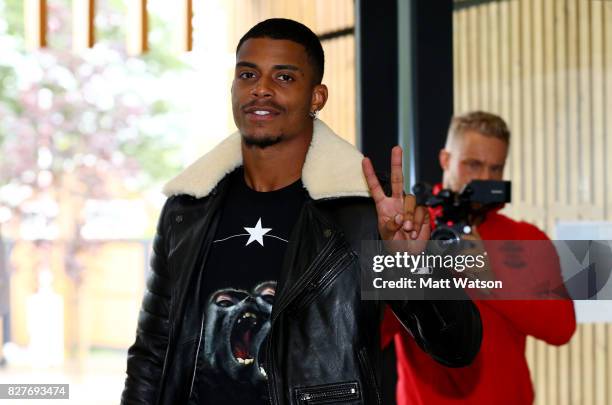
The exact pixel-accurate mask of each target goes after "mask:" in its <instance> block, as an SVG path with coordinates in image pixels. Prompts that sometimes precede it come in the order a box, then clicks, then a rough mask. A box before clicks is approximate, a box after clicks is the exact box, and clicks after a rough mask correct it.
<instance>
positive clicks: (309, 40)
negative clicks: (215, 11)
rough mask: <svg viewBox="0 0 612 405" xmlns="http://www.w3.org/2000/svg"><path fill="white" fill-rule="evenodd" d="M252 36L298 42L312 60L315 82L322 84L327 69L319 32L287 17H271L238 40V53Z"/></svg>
mask: <svg viewBox="0 0 612 405" xmlns="http://www.w3.org/2000/svg"><path fill="white" fill-rule="evenodd" d="M251 38H271V39H286V40H289V41H293V42H297V43H298V44H300V45H302V46H303V47H304V48H305V49H306V54H307V55H308V59H310V61H311V62H312V65H313V70H314V74H315V78H314V79H315V83H316V84H321V81H322V80H323V72H324V70H325V54H324V53H323V47H322V46H321V41H319V37H317V34H315V33H314V32H312V31H311V30H310V28H308V27H307V26H305V25H304V24H302V23H299V22H297V21H294V20H289V19H287V18H270V19H268V20H264V21H262V22H260V23H258V24H257V25H255V26H253V28H251V29H250V30H248V31H247V33H246V34H244V35H243V36H242V38H240V41H238V46H237V47H236V54H238V51H239V50H240V47H241V46H242V44H244V43H245V42H246V40H248V39H251Z"/></svg>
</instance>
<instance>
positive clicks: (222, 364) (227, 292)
mask: <svg viewBox="0 0 612 405" xmlns="http://www.w3.org/2000/svg"><path fill="white" fill-rule="evenodd" d="M275 292H276V281H266V282H263V283H261V284H259V285H257V286H256V287H255V288H253V289H252V290H251V291H245V290H236V289H222V290H219V291H217V292H215V293H214V294H212V296H211V299H210V300H209V303H208V307H207V309H206V323H205V326H204V350H203V354H204V356H205V358H206V360H207V361H206V363H207V364H206V365H205V369H204V374H205V376H206V377H205V378H207V379H208V380H209V381H210V382H211V383H213V384H214V385H216V386H219V385H224V386H228V385H233V384H236V385H243V384H244V385H246V386H247V387H248V388H251V389H252V390H253V394H256V395H257V396H263V395H264V394H265V391H266V387H265V384H266V380H267V376H266V371H265V363H264V361H265V360H264V359H265V356H264V350H265V340H266V339H267V337H268V332H269V331H270V314H271V313H272V305H273V304H274V294H275Z"/></svg>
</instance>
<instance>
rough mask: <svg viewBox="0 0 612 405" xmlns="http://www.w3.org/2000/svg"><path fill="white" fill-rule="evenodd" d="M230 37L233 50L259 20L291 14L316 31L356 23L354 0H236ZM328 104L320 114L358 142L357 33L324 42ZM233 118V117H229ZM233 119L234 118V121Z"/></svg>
mask: <svg viewBox="0 0 612 405" xmlns="http://www.w3.org/2000/svg"><path fill="white" fill-rule="evenodd" d="M227 15H228V17H229V19H230V24H229V28H228V29H229V35H230V38H229V41H228V43H229V44H230V46H231V47H232V48H231V49H230V50H229V51H230V52H233V51H234V48H233V47H234V46H235V44H237V43H238V40H239V39H240V38H241V37H242V35H243V34H244V33H245V32H247V31H248V29H249V28H251V27H252V26H253V25H255V24H256V23H258V22H259V21H262V20H265V19H267V18H272V17H282V18H291V19H294V20H296V21H300V22H301V23H303V24H305V25H306V26H308V27H309V28H310V29H312V30H313V31H314V32H315V33H317V34H324V33H329V32H333V31H337V30H341V29H344V28H349V27H354V24H355V19H354V2H353V0H334V1H326V0H295V1H284V0H233V1H232V2H231V6H230V7H229V11H228V14H227ZM323 49H324V51H325V76H324V77H323V83H325V84H326V85H327V87H328V88H329V99H328V101H327V105H326V106H325V108H324V109H323V111H322V112H321V114H320V115H319V117H320V118H321V119H322V120H323V121H325V122H326V123H327V124H328V125H329V126H330V127H331V128H332V129H333V130H334V131H336V133H338V135H340V136H342V137H343V138H345V139H346V140H348V141H349V142H351V143H353V144H354V143H355V135H356V134H355V131H356V129H355V105H356V102H355V37H354V35H346V36H342V37H339V38H336V39H331V40H327V41H324V42H323ZM228 119H229V120H232V118H231V117H229V118H228ZM232 122H233V121H232Z"/></svg>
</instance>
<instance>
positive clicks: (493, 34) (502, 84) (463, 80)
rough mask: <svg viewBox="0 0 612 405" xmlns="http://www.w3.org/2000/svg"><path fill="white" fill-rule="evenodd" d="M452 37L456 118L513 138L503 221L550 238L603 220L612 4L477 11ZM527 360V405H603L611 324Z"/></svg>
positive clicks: (609, 183) (566, 0)
mask: <svg viewBox="0 0 612 405" xmlns="http://www.w3.org/2000/svg"><path fill="white" fill-rule="evenodd" d="M476 3H478V2H476ZM453 32H454V69H455V72H454V76H455V88H454V91H455V96H454V103H455V112H456V113H463V112H466V111H470V110H475V109H483V110H487V111H491V112H494V113H498V114H500V115H501V116H502V117H504V118H505V119H506V120H507V121H508V123H509V125H510V127H511V130H512V140H511V148H510V156H509V160H508V165H507V169H506V176H507V177H508V178H510V179H511V180H512V181H513V190H512V191H513V203H512V204H511V205H510V206H509V207H507V208H506V213H507V214H508V215H510V216H512V217H514V218H517V219H524V220H526V221H529V222H531V223H534V224H536V225H538V226H539V227H541V228H542V229H544V230H545V231H547V232H548V234H549V235H553V231H554V225H555V223H556V222H557V221H559V220H612V175H611V174H610V173H612V163H610V161H609V159H607V158H606V157H607V156H612V139H610V138H609V135H612V1H601V0H503V1H491V2H485V3H478V4H476V5H474V6H472V7H466V8H458V9H457V10H456V11H455V13H454V28H453ZM527 358H528V362H529V365H530V368H531V375H532V379H533V380H534V385H535V390H536V403H537V404H612V387H610V386H609V383H610V381H612V324H581V325H579V327H578V331H577V333H576V335H575V336H574V338H573V339H572V341H571V342H570V343H569V344H568V345H565V346H563V347H560V348H558V347H553V346H549V345H546V344H545V343H543V342H539V341H536V340H535V339H530V340H529V341H528V344H527Z"/></svg>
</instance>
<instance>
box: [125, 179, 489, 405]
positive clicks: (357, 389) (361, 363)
mask: <svg viewBox="0 0 612 405" xmlns="http://www.w3.org/2000/svg"><path fill="white" fill-rule="evenodd" d="M226 183H227V181H226V180H223V181H221V182H220V183H219V185H218V187H217V188H216V189H215V190H214V191H213V192H212V193H211V194H210V195H209V196H207V197H204V198H194V197H190V196H185V195H183V196H175V197H171V198H170V199H168V201H167V203H166V205H165V207H164V209H163V211H162V214H161V217H160V220H159V225H158V229H157V235H156V237H155V241H154V246H153V248H154V249H153V250H154V254H153V256H152V259H151V270H152V273H151V275H150V278H149V280H148V283H147V289H148V291H147V293H146V295H145V297H144V301H143V305H142V310H141V313H140V317H139V320H138V331H137V337H136V342H135V343H134V345H133V346H132V347H131V348H130V349H129V353H128V367H127V374H128V377H127V379H126V383H125V390H124V392H123V396H122V403H123V404H182V403H185V402H187V400H188V398H189V395H190V392H191V390H192V388H193V387H192V384H193V377H194V373H195V359H196V357H197V352H198V350H199V342H200V338H201V333H202V325H203V322H204V319H203V318H204V314H203V308H204V303H203V302H201V294H200V287H201V275H202V271H201V270H202V268H203V263H204V262H205V260H206V256H207V254H208V251H209V247H210V245H211V242H212V238H213V236H214V234H215V229H216V224H217V220H218V217H219V215H218V212H219V209H218V208H219V205H220V204H221V202H222V200H223V194H224V189H225V186H226ZM376 230H377V227H376V212H375V208H374V205H373V203H372V201H371V199H369V198H363V197H351V198H334V199H323V200H316V201H315V200H311V199H309V200H308V201H307V202H306V203H305V204H304V208H303V210H302V212H301V214H300V216H299V218H298V220H297V223H296V225H295V227H294V230H293V237H292V239H291V240H292V242H291V243H290V245H289V247H288V249H287V252H286V257H285V262H284V270H283V272H282V275H281V279H280V280H279V286H278V291H277V297H276V299H275V305H274V307H273V311H272V316H271V323H272V328H271V331H270V335H269V340H268V357H269V358H268V362H267V370H266V371H267V374H268V380H269V389H270V396H271V402H272V404H279V405H280V404H306V403H316V402H308V401H309V398H310V400H311V401H312V399H315V398H324V397H325V398H328V399H329V400H332V402H333V401H334V400H337V401H341V400H342V401H345V402H343V403H350V404H378V403H380V390H379V383H380V381H379V373H378V371H379V370H378V368H379V367H377V365H378V364H379V362H378V360H379V352H380V349H379V344H380V343H379V333H378V329H379V324H380V320H381V314H382V312H381V309H382V305H383V303H380V302H376V301H362V300H361V299H360V287H359V282H360V265H359V261H358V259H357V258H358V256H359V251H360V245H361V241H362V240H373V239H377V237H378V236H377V234H376ZM389 305H390V306H391V308H392V309H393V311H394V312H395V314H396V315H397V316H398V318H399V319H400V320H401V322H402V323H403V324H404V325H405V326H406V327H407V328H408V329H409V331H410V332H411V334H412V335H413V336H414V338H415V339H416V341H417V343H418V344H419V346H420V347H421V348H422V349H423V350H425V351H426V352H427V353H429V354H430V355H431V356H433V357H434V358H435V359H436V360H438V361H439V362H441V363H443V364H445V365H447V366H450V367H460V366H464V365H467V364H469V363H470V362H471V361H472V359H473V358H474V356H475V355H476V354H477V352H478V349H479V347H480V341H481V336H482V330H481V322H480V316H479V313H478V311H477V309H476V307H475V306H474V305H473V303H472V302H471V301H469V300H466V301H440V302H430V301H405V302H402V301H393V302H389Z"/></svg>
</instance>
